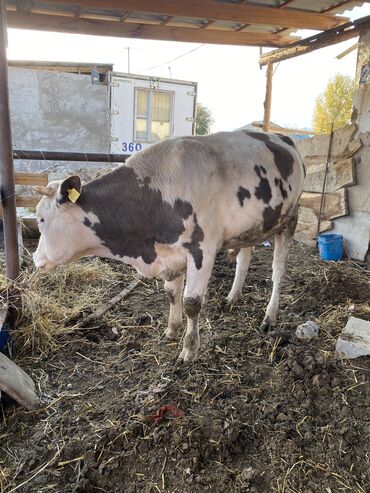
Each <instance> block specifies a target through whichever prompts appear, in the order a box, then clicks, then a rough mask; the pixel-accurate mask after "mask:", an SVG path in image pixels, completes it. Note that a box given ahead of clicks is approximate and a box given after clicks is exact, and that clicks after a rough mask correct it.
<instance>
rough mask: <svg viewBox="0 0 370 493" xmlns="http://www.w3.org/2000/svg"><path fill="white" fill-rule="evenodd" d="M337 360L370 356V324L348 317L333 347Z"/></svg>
mask: <svg viewBox="0 0 370 493" xmlns="http://www.w3.org/2000/svg"><path fill="white" fill-rule="evenodd" d="M335 353H336V356H338V357H339V358H348V359H354V358H358V357H360V356H368V355H370V322H369V321H367V320H362V319H361V318H356V317H349V319H348V322H347V325H346V326H345V328H344V329H343V332H342V334H341V335H340V336H339V339H338V340H337V345H336V347H335Z"/></svg>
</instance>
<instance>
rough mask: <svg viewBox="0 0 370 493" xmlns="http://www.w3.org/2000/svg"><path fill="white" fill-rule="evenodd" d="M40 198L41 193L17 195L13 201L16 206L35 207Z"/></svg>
mask: <svg viewBox="0 0 370 493" xmlns="http://www.w3.org/2000/svg"><path fill="white" fill-rule="evenodd" d="M41 199H42V196H41V195H18V196H17V197H16V199H15V202H16V204H17V207H36V205H37V204H38V203H39V202H40V200H41Z"/></svg>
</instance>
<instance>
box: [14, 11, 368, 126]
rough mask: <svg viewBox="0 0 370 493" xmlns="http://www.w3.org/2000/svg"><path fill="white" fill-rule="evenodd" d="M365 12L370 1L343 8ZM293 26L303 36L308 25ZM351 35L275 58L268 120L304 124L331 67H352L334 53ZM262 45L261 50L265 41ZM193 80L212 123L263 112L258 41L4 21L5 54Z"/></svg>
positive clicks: (240, 121)
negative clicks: (81, 30) (120, 34)
mask: <svg viewBox="0 0 370 493" xmlns="http://www.w3.org/2000/svg"><path fill="white" fill-rule="evenodd" d="M342 15H345V16H347V17H350V18H351V19H352V20H353V19H357V18H360V17H364V16H366V15H370V5H369V4H365V5H364V6H362V7H355V8H354V9H353V10H352V11H347V12H345V13H344V14H342ZM297 34H299V35H302V34H303V36H304V37H307V36H309V35H311V34H313V32H308V31H305V32H304V33H302V32H298V33H297ZM355 42H356V38H354V39H351V40H349V41H346V42H343V43H339V44H336V45H334V46H331V47H327V48H323V49H320V50H316V51H314V52H312V53H308V54H306V55H303V56H299V57H296V58H293V59H291V60H285V61H283V62H280V63H279V64H275V65H274V76H273V89H272V110H271V120H272V121H273V122H275V123H277V124H278V125H281V126H283V127H290V128H311V126H312V116H313V111H314V107H315V101H316V98H317V96H318V95H319V94H320V93H322V92H323V91H324V90H325V87H326V85H327V83H328V81H329V79H330V78H332V77H333V76H334V75H335V74H337V73H340V74H346V75H350V76H352V77H353V76H354V75H355V70H356V57H357V51H356V50H354V51H352V52H351V53H350V54H349V55H347V56H345V57H344V58H342V59H341V60H338V59H337V58H336V56H337V55H339V54H340V53H342V52H343V51H344V50H346V49H347V48H349V47H351V46H352V45H354V44H355ZM264 51H268V50H267V49H265V50H264ZM128 53H129V58H130V72H131V73H136V74H145V75H151V76H157V77H167V78H170V77H171V78H173V79H180V80H188V81H195V82H197V83H198V101H199V102H201V103H202V104H204V105H205V106H207V108H208V109H209V110H210V111H211V113H212V116H213V118H214V124H213V127H212V131H214V132H216V131H220V130H232V129H234V128H238V127H241V126H244V125H247V124H249V123H251V122H252V121H255V120H262V119H263V102H264V98H265V87H266V68H265V67H264V68H262V69H260V67H259V63H258V60H259V48H257V47H239V46H224V45H210V44H203V45H201V44H197V43H179V42H164V41H151V40H139V39H131V38H130V39H129V38H113V37H101V36H84V35H72V34H60V33H46V32H37V31H25V30H18V29H9V33H8V58H9V59H10V60H45V61H67V62H80V63H82V62H84V63H85V62H86V63H112V64H114V70H116V71H119V72H127V71H128Z"/></svg>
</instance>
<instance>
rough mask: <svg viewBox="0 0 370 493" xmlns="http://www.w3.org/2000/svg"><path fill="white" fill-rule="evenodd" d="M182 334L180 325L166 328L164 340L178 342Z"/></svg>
mask: <svg viewBox="0 0 370 493" xmlns="http://www.w3.org/2000/svg"><path fill="white" fill-rule="evenodd" d="M181 333H182V324H181V325H174V326H171V327H167V329H166V331H165V333H164V339H165V340H167V341H168V342H173V341H178V340H179V339H180V337H181Z"/></svg>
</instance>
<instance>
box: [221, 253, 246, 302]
mask: <svg viewBox="0 0 370 493" xmlns="http://www.w3.org/2000/svg"><path fill="white" fill-rule="evenodd" d="M252 253H253V248H252V247H248V248H242V249H241V250H240V252H239V253H238V256H237V257H236V271H235V277H234V282H233V285H232V288H231V290H230V293H229V294H228V295H227V298H226V303H227V304H228V305H234V304H235V303H236V302H237V301H238V299H239V297H240V295H241V292H242V289H243V285H244V281H245V278H246V276H247V273H248V269H249V264H250V262H251V258H252Z"/></svg>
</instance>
